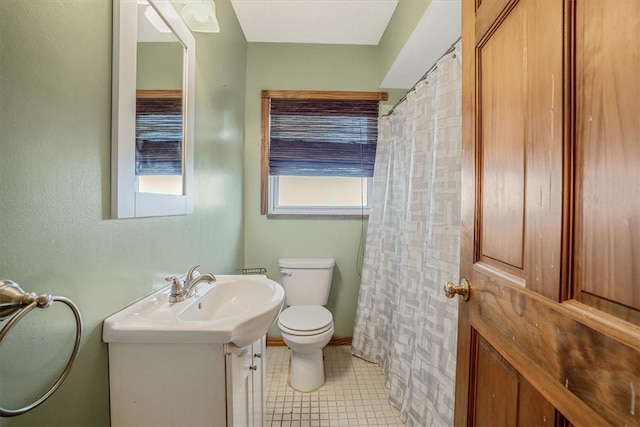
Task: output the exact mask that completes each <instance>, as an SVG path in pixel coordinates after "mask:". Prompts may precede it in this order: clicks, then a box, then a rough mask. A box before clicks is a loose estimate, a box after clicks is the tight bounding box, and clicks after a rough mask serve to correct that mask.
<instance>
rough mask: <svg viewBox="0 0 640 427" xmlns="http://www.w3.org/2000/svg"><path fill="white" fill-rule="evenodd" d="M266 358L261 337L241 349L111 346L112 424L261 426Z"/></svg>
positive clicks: (223, 346)
mask: <svg viewBox="0 0 640 427" xmlns="http://www.w3.org/2000/svg"><path fill="white" fill-rule="evenodd" d="M265 354H266V352H265V338H264V337H263V338H261V339H260V340H258V341H257V342H256V343H254V344H252V345H249V346H247V347H244V348H242V349H240V348H237V347H235V346H233V345H229V344H192V343H175V344H173V343H172V344H166V343H163V344H150V343H118V342H111V343H109V385H110V403H111V425H112V426H131V425H136V426H158V425H163V426H179V427H186V426H199V427H201V426H211V427H258V426H259V427H262V425H263V416H264V415H263V413H264V410H263V408H264V398H263V388H264V375H265V374H264V372H265V370H264V367H266V365H265V359H264V356H265ZM263 365H264V366H263Z"/></svg>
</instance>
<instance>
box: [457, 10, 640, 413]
mask: <svg viewBox="0 0 640 427" xmlns="http://www.w3.org/2000/svg"><path fill="white" fill-rule="evenodd" d="M639 34H640V2H639V1H637V0H607V1H603V0H519V1H518V0H464V1H463V49H464V54H463V171H462V176H463V194H462V218H463V235H462V253H461V277H464V278H466V279H468V280H469V281H470V282H471V299H470V300H469V302H468V303H464V302H460V311H459V314H460V315H459V327H458V331H459V336H458V361H457V364H458V365H457V380H456V381H457V385H456V425H464V424H467V425H552V424H559V423H564V422H565V420H568V421H569V423H571V424H574V425H640V411H638V409H637V408H640V393H638V392H637V391H638V388H639V385H640V363H639V361H640V276H639V274H638V273H640V120H638V113H639V112H640V81H639V80H638V79H637V76H638V75H639V74H640V45H639V44H638V43H637V38H638V35H639Z"/></svg>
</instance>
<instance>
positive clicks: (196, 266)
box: [187, 264, 200, 283]
mask: <svg viewBox="0 0 640 427" xmlns="http://www.w3.org/2000/svg"><path fill="white" fill-rule="evenodd" d="M198 267H200V264H197V265H194V266H193V267H191V268H190V269H189V272H188V273H187V283H189V282H190V281H192V280H193V273H195V271H196V270H197V269H198Z"/></svg>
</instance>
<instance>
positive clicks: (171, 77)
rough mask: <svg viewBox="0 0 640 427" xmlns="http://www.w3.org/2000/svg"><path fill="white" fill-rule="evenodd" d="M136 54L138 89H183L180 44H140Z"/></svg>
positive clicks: (182, 49) (182, 50)
mask: <svg viewBox="0 0 640 427" xmlns="http://www.w3.org/2000/svg"><path fill="white" fill-rule="evenodd" d="M136 53H137V59H136V65H137V68H136V89H152V90H158V89H182V76H183V74H184V73H183V70H182V67H183V64H184V59H183V53H184V48H183V47H182V44H181V43H180V42H138V46H137V52H136Z"/></svg>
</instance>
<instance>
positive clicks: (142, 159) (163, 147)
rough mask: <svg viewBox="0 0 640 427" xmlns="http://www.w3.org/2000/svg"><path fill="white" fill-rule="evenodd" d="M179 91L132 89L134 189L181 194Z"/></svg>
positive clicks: (180, 101) (181, 126) (180, 99)
mask: <svg viewBox="0 0 640 427" xmlns="http://www.w3.org/2000/svg"><path fill="white" fill-rule="evenodd" d="M182 135H183V115H182V91H181V90H137V91H136V150H135V155H136V157H135V162H136V163H135V177H136V184H137V186H136V191H138V192H141V193H161V194H176V195H181V194H183V190H182V158H183V156H182V146H183V144H182Z"/></svg>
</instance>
